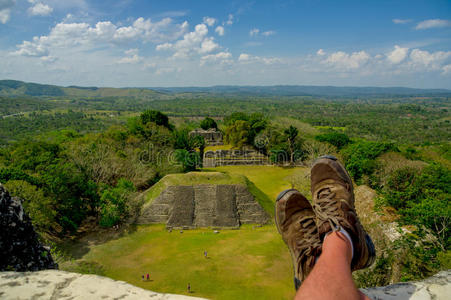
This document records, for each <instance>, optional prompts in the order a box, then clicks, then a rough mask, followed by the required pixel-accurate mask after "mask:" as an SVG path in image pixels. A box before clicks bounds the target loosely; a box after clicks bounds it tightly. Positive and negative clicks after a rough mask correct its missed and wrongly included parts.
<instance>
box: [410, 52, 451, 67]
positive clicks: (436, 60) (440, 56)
mask: <svg viewBox="0 0 451 300" xmlns="http://www.w3.org/2000/svg"><path fill="white" fill-rule="evenodd" d="M449 58H451V51H446V52H445V51H437V52H432V53H431V52H429V51H426V50H420V49H413V50H412V52H410V65H411V66H412V67H416V68H425V69H426V70H428V71H435V70H440V69H441V68H442V66H443V64H445V63H446V62H447V61H448V59H449Z"/></svg>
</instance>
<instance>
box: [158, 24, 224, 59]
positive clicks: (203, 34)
mask: <svg viewBox="0 0 451 300" xmlns="http://www.w3.org/2000/svg"><path fill="white" fill-rule="evenodd" d="M219 48H220V47H219V45H218V44H217V43H216V42H215V41H214V38H213V37H208V28H207V25H206V24H203V23H202V24H198V25H196V26H195V27H194V31H191V32H188V33H186V34H185V35H184V36H183V39H181V40H178V41H177V42H175V43H164V44H160V45H157V47H156V50H159V51H162V50H173V51H175V53H174V57H179V58H182V57H187V56H189V55H192V54H195V53H197V54H207V53H210V52H213V51H216V50H218V49H219Z"/></svg>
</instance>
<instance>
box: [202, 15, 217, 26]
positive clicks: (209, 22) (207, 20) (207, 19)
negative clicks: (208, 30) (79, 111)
mask: <svg viewBox="0 0 451 300" xmlns="http://www.w3.org/2000/svg"><path fill="white" fill-rule="evenodd" d="M215 23H216V19H215V18H211V17H204V24H207V25H208V26H210V27H211V26H213V25H215Z"/></svg>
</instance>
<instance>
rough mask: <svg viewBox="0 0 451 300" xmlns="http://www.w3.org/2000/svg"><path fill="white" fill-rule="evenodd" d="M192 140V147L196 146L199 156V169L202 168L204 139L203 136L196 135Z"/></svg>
mask: <svg viewBox="0 0 451 300" xmlns="http://www.w3.org/2000/svg"><path fill="white" fill-rule="evenodd" d="M193 139H194V145H195V146H196V148H199V156H200V167H202V166H203V162H204V152H205V146H206V143H205V138H204V137H203V136H200V135H196V136H194V137H193Z"/></svg>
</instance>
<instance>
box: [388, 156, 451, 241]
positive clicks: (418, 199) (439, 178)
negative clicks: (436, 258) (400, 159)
mask: <svg viewBox="0 0 451 300" xmlns="http://www.w3.org/2000/svg"><path fill="white" fill-rule="evenodd" d="M450 194H451V171H450V170H448V169H446V168H444V167H443V166H441V165H438V164H432V165H430V166H428V167H426V168H423V170H422V171H421V172H420V171H418V170H415V169H412V168H402V169H399V170H396V171H394V172H393V173H392V174H391V175H390V177H389V179H388V182H387V185H386V186H385V187H384V189H383V195H384V198H385V201H386V203H387V204H388V205H390V206H392V207H394V208H396V209H397V210H398V211H399V213H400V214H401V216H402V220H403V222H405V223H407V224H413V225H416V226H417V227H418V228H419V230H421V228H422V227H423V226H424V227H425V228H426V229H428V230H430V231H431V232H432V233H434V235H435V236H436V237H437V239H438V241H439V243H440V245H441V247H442V249H447V248H448V247H449V246H450V245H451V240H450V238H451V237H450V236H451V234H450V225H451V197H450Z"/></svg>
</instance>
